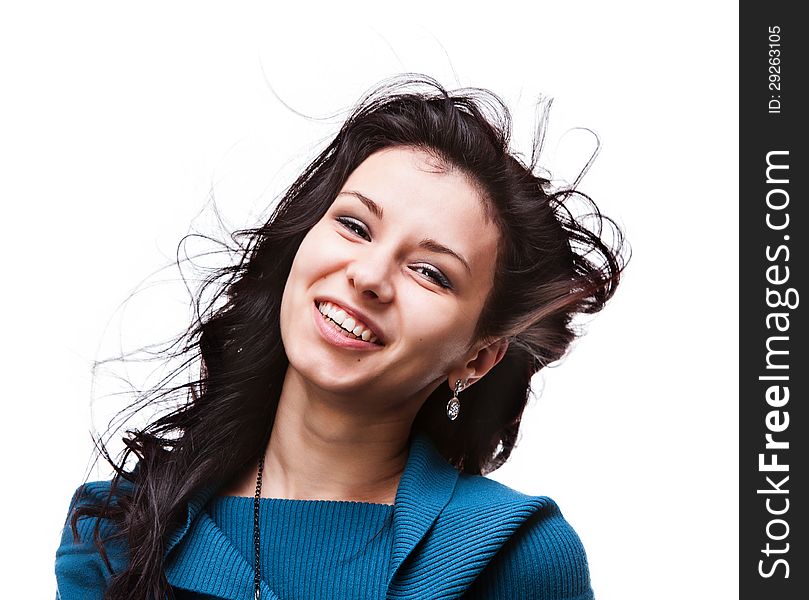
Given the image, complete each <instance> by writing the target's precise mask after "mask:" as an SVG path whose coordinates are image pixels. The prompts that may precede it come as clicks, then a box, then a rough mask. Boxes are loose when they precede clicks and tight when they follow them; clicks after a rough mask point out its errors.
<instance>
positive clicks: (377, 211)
mask: <svg viewBox="0 0 809 600" xmlns="http://www.w3.org/2000/svg"><path fill="white" fill-rule="evenodd" d="M337 195H338V196H342V195H346V196H354V197H355V198H356V199H357V200H359V201H360V202H362V203H363V204H364V205H365V206H366V208H367V209H368V210H369V211H371V213H372V214H373V215H374V216H375V217H376V218H377V219H379V220H380V221H381V220H382V218H383V215H384V213H385V211H383V210H382V207H381V206H379V205H378V204H377V203H376V202H374V201H373V200H371V199H370V198H369V197H368V196H366V195H365V194H362V193H360V192H358V191H356V190H345V191H342V192H340V193H339V194H337ZM419 248H424V249H425V250H429V251H430V252H437V253H439V254H448V255H449V256H454V257H455V258H456V259H458V260H459V261H460V262H461V264H462V265H463V266H464V268H465V269H466V270H467V272H468V273H469V274H470V275H471V274H472V269H471V267H470V266H469V263H468V262H466V260H465V259H464V257H463V256H461V255H460V254H458V253H457V252H455V251H454V250H452V249H450V248H447V247H446V246H445V245H444V244H441V243H440V242H437V241H436V240H434V239H432V238H423V239H422V240H421V241H420V242H419Z"/></svg>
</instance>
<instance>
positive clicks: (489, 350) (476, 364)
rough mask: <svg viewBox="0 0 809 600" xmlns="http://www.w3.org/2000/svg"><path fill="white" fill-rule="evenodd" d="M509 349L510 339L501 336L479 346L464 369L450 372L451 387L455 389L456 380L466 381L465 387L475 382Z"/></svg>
mask: <svg viewBox="0 0 809 600" xmlns="http://www.w3.org/2000/svg"><path fill="white" fill-rule="evenodd" d="M506 350H508V340H507V339H506V338H500V339H498V340H495V341H493V342H491V343H489V344H486V345H485V346H483V347H481V348H479V349H478V350H477V351H476V352H475V353H474V355H473V356H472V357H471V358H470V359H469V360H468V362H467V363H466V365H465V367H464V368H463V369H454V370H453V371H452V372H450V374H449V387H450V388H451V389H453V390H454V389H455V382H456V381H457V380H458V379H460V380H461V381H462V382H463V381H466V385H465V386H464V387H465V388H467V387H469V386H470V385H472V384H473V383H475V382H476V381H477V380H478V379H480V378H481V377H483V376H484V375H485V374H486V373H488V372H489V371H491V370H492V369H493V368H494V366H495V365H496V364H497V363H499V362H500V361H501V360H502V359H503V356H505V354H506Z"/></svg>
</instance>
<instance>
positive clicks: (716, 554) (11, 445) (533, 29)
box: [0, 1, 738, 600]
mask: <svg viewBox="0 0 809 600" xmlns="http://www.w3.org/2000/svg"><path fill="white" fill-rule="evenodd" d="M737 31H738V14H737V7H736V5H735V3H730V2H720V3H708V2H690V1H687V2H680V3H677V4H676V5H672V6H671V7H669V6H664V5H660V4H655V3H646V2H627V1H621V2H562V1H557V2H554V3H548V2H538V1H534V2H530V3H529V2H501V3H499V5H498V7H497V8H495V5H494V4H493V3H481V4H479V5H475V4H474V3H468V2H467V3H464V4H463V5H461V3H446V2H435V1H430V2H413V1H410V2H408V3H406V4H405V3H384V2H367V3H364V2H339V3H338V2H334V3H323V5H321V6H317V5H315V4H313V3H312V2H306V3H303V2H302V3H296V4H295V6H289V5H284V6H283V7H281V8H279V7H278V5H277V3H265V4H262V5H259V4H246V3H240V2H229V3H218V4H217V5H214V4H213V3H208V2H193V3H179V2H174V3H167V2H161V3H153V2H140V3H137V4H133V3H128V4H126V5H124V4H123V3H110V2H94V3H89V2H70V3H51V4H48V5H46V4H44V3H41V2H28V3H17V5H16V7H10V6H9V5H8V4H4V5H3V8H2V9H0V86H2V93H0V109H1V110H0V182H2V187H1V188H0V190H2V192H1V193H2V214H3V216H2V222H3V235H2V236H0V244H2V260H3V293H2V296H1V297H0V298H1V299H0V302H2V307H1V308H2V315H3V342H4V343H3V344H2V349H1V350H0V352H2V360H1V361H0V364H2V369H3V388H4V389H3V430H4V431H3V435H2V436H1V437H0V443H1V444H2V447H0V452H1V456H2V461H3V463H2V470H3V471H2V472H3V479H4V493H3V495H2V503H3V506H2V510H3V515H4V532H3V534H4V538H5V539H4V543H3V544H2V550H0V552H2V553H3V556H2V564H4V565H5V566H6V567H5V569H4V573H5V574H4V576H3V584H2V585H3V586H4V590H3V594H2V595H3V596H4V597H26V598H46V597H52V595H53V593H54V590H55V582H54V578H53V560H54V552H55V550H56V546H57V545H58V540H59V533H60V528H61V526H62V522H63V519H64V517H65V514H66V510H67V504H68V502H69V499H70V496H71V494H72V492H73V490H74V488H75V487H76V486H77V485H78V484H79V483H81V481H83V479H84V477H85V474H86V472H87V469H88V459H89V457H90V452H91V444H90V436H89V430H90V427H91V411H90V397H91V379H90V364H91V361H92V360H93V359H95V358H103V357H104V356H108V355H109V352H108V351H115V350H116V349H117V345H118V344H123V345H124V347H134V346H135V345H137V344H138V343H146V342H148V341H154V340H156V339H162V338H164V337H166V336H168V335H169V334H171V333H174V332H175V331H177V330H179V328H180V327H182V326H183V325H184V323H185V321H186V319H187V314H186V311H185V310H184V309H182V307H181V305H179V304H177V303H176V302H174V301H172V302H169V301H167V300H165V298H164V299H163V301H162V303H161V301H160V296H159V292H158V291H157V289H156V288H155V289H150V291H148V292H147V293H144V294H143V297H144V298H147V297H148V300H143V301H141V300H140V298H141V296H136V297H135V298H134V299H133V300H131V302H130V304H129V307H130V308H128V309H127V310H128V311H129V312H128V313H126V314H125V317H126V318H124V319H123V320H121V319H119V317H120V316H121V313H120V312H116V310H117V308H118V306H119V304H120V303H122V302H124V301H125V300H126V299H127V297H128V296H129V295H130V293H131V292H132V290H133V288H134V287H135V286H136V285H137V284H138V283H139V282H140V281H141V280H143V279H144V278H145V277H147V276H148V275H149V274H150V273H152V272H154V271H157V270H158V269H159V268H160V267H163V266H165V265H167V264H170V261H171V260H173V258H174V251H175V246H176V244H177V242H178V241H179V239H180V238H181V237H182V236H183V235H184V234H185V233H187V232H188V230H189V225H190V224H191V223H192V221H194V219H195V217H196V216H197V215H198V214H199V213H200V212H201V211H202V212H203V215H204V214H207V213H205V211H204V210H203V209H205V206H206V202H207V200H208V197H209V193H210V192H211V191H213V193H214V194H215V197H216V201H217V206H218V207H219V208H220V210H221V211H222V212H223V215H224V217H225V219H226V220H227V221H228V224H229V225H230V226H232V227H234V228H236V227H244V226H250V225H254V224H256V223H257V219H258V218H259V215H260V214H262V213H264V211H265V210H266V208H267V206H268V204H269V202H270V201H271V200H272V198H274V197H275V196H276V195H277V194H278V193H279V192H280V191H282V190H283V187H284V186H285V185H287V184H289V183H290V182H291V181H292V177H293V176H294V174H295V173H296V169H298V168H300V166H302V165H303V164H304V163H305V161H306V160H308V159H309V158H311V157H312V155H313V154H312V153H313V150H314V149H315V148H317V147H320V146H319V144H321V142H322V141H323V140H325V139H327V138H328V137H329V136H330V135H332V134H333V133H334V131H335V126H336V123H337V122H338V121H339V119H338V118H335V119H331V120H328V121H320V122H318V121H307V120H305V119H302V118H300V117H297V116H295V115H294V114H293V113H292V112H290V111H289V110H287V109H286V108H284V107H283V106H282V105H281V104H280V103H279V101H278V100H277V99H276V97H275V96H274V95H273V93H272V92H271V90H270V88H269V86H268V84H267V81H268V80H269V82H270V83H271V84H272V86H273V88H274V89H275V91H276V92H277V93H278V94H279V96H280V97H281V98H283V99H284V101H285V102H287V103H289V104H290V105H291V106H293V107H294V108H295V109H296V110H298V111H301V112H303V113H306V114H309V115H313V116H327V115H333V114H334V113H336V112H337V111H340V110H344V109H346V108H348V107H349V106H350V104H351V103H352V102H353V101H354V100H356V99H357V98H358V97H359V95H360V94H361V93H362V92H364V91H365V90H366V89H367V88H368V87H369V86H371V85H373V84H375V83H376V82H377V81H379V80H380V79H382V78H383V77H386V76H388V75H391V74H394V73H397V72H401V71H417V72H423V73H427V74H429V75H432V76H434V77H436V78H437V79H439V80H440V81H441V82H442V83H444V85H445V86H447V87H450V88H454V87H459V86H467V85H475V86H481V87H487V88H490V89H492V90H494V91H495V92H497V93H498V94H500V95H501V96H502V97H503V98H504V100H506V102H507V103H508V104H509V106H510V107H512V109H513V110H514V117H515V135H514V140H515V149H517V150H519V151H521V152H523V153H524V154H528V153H530V147H529V146H528V143H529V141H530V136H531V132H532V126H533V114H532V104H533V102H534V101H535V100H536V98H537V95H538V94H539V93H541V92H542V93H545V94H549V95H552V96H554V97H555V99H556V102H555V105H554V110H553V112H552V115H551V130H550V132H549V134H548V144H547V156H546V160H544V161H543V164H545V165H546V166H548V167H550V168H551V169H553V168H554V167H556V169H557V173H558V174H559V175H561V176H565V175H570V174H575V173H573V172H572V171H571V169H572V168H573V167H572V166H571V165H576V164H579V163H580V162H581V157H582V156H584V155H583V154H581V153H580V150H581V148H583V147H586V142H582V140H581V139H579V141H578V142H577V143H574V144H569V143H568V142H569V141H570V140H571V139H574V138H576V136H577V135H578V134H570V135H567V136H564V135H563V134H564V133H565V131H566V130H567V129H569V128H571V127H589V128H591V129H593V130H594V131H596V132H597V133H598V135H599V136H600V138H601V140H602V150H601V153H600V155H599V157H598V159H597V160H596V162H595V165H594V167H593V168H592V170H591V171H590V173H589V174H588V175H587V176H586V178H585V179H584V181H583V184H582V189H583V190H584V191H585V192H587V193H589V194H590V195H592V196H593V198H594V199H595V200H596V202H598V204H599V206H600V207H601V208H602V210H603V211H604V212H605V213H606V214H608V215H611V216H613V217H615V218H616V219H617V220H618V221H619V223H621V224H622V225H623V227H624V228H625V230H626V232H627V235H628V237H629V240H630V242H631V244H632V247H633V250H634V257H633V259H632V262H631V263H630V266H629V268H628V270H627V272H626V275H625V280H624V282H623V283H622V284H621V286H620V287H619V290H618V293H617V295H616V297H615V299H614V300H613V302H612V304H611V305H610V306H608V308H607V309H606V310H605V311H604V312H603V313H601V314H600V315H597V317H596V318H595V319H594V320H593V321H592V322H591V323H590V325H589V327H588V333H587V335H586V336H585V337H584V338H582V339H581V340H580V341H579V342H578V343H577V344H576V346H575V347H574V349H573V351H572V353H571V354H570V355H569V357H568V358H567V359H566V360H565V361H563V363H562V364H561V366H559V367H558V368H554V369H549V370H548V371H547V372H546V373H545V374H544V375H543V376H542V377H541V378H538V379H537V389H538V390H539V389H540V388H543V391H542V395H541V399H540V401H539V402H538V403H537V402H533V401H532V403H531V405H530V406H529V408H528V410H527V412H526V415H525V419H524V428H523V434H522V439H521V442H520V444H519V446H518V447H517V449H516V450H515V452H514V455H513V458H512V460H511V462H510V463H509V464H507V465H506V466H504V467H503V468H502V469H500V470H499V471H497V472H496V473H495V474H493V475H492V476H493V477H494V478H495V479H498V480H500V481H502V482H504V483H506V484H508V485H511V486H512V487H515V488H517V489H520V490H521V491H525V492H527V493H536V494H546V495H550V496H552V497H553V498H554V499H556V500H557V502H558V503H559V505H560V506H561V508H562V511H563V513H564V514H565V516H566V517H567V519H568V520H569V521H570V522H571V523H572V524H573V526H574V527H575V528H576V530H577V531H578V533H579V535H580V537H581V538H582V540H583V542H584V545H585V548H586V549H587V552H588V557H589V561H590V567H591V576H592V583H593V588H594V590H595V592H596V596H597V598H599V600H604V599H615V600H619V599H620V600H630V599H641V598H643V599H646V598H650V597H653V598H657V599H681V598H733V597H735V596H737V594H738V583H737V575H738V567H737V554H738V553H737V545H738V533H737V523H738V508H737V472H738V468H737V467H738V462H737V423H738V414H737V404H736V398H737V391H738V388H737V385H738V384H737V381H738V372H737V351H738V336H737V320H738V312H737V293H738V281H737V273H738V259H737V245H738V237H737V231H738V209H737V196H738V170H737V152H738V131H737V124H738V110H737V105H738V79H737V73H738V57H737V44H738V39H737ZM560 139H561V140H562V143H561V144H560V145H559V146H558V147H559V148H560V150H559V151H555V149H556V148H557V142H558V141H559V140H560ZM565 148H567V150H565ZM576 148H579V150H578V152H579V154H576V152H577V150H576ZM577 160H578V162H577ZM555 174H556V173H555ZM209 212H210V211H208V213H209ZM200 219H202V221H200ZM200 219H197V221H195V223H197V225H198V226H199V227H198V229H199V228H201V229H202V230H203V231H206V232H207V233H211V234H215V233H216V231H215V230H212V229H211V227H210V220H205V219H204V218H203V217H200ZM161 278H162V279H174V280H176V279H178V273H177V271H176V269H167V270H166V271H164V272H163V273H162V274H161V276H160V277H158V279H161ZM153 280H154V278H153ZM171 289H173V290H174V291H176V288H171ZM178 297H179V296H178ZM178 307H179V308H178ZM130 313H131V314H130ZM108 325H109V326H108ZM100 350H101V354H98V353H99V351H100ZM96 392H97V390H96V391H94V392H93V393H96ZM114 402H115V401H114V399H109V398H108V399H105V400H103V401H102V400H98V401H97V408H96V412H95V417H96V421H97V422H96V423H95V425H96V427H98V428H100V429H103V427H104V425H105V421H104V422H101V419H100V416H99V415H101V414H103V413H104V411H105V410H109V407H110V406H113V405H114ZM102 404H103V406H101V405H102ZM105 407H106V408H105ZM120 407H121V406H120V405H118V408H120ZM102 475H103V473H102ZM11 565H16V566H14V567H12V566H11ZM9 586H10V589H9Z"/></svg>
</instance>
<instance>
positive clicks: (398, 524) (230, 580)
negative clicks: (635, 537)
mask: <svg viewBox="0 0 809 600" xmlns="http://www.w3.org/2000/svg"><path fill="white" fill-rule="evenodd" d="M458 479H459V473H458V471H457V470H456V469H455V468H454V467H453V466H452V465H450V464H449V463H448V462H447V461H446V459H444V457H443V456H442V455H441V454H440V453H439V452H438V450H437V449H436V448H435V446H434V445H433V443H432V442H431V440H430V439H429V437H428V436H427V435H426V434H424V433H422V432H414V434H413V436H412V438H411V444H410V449H409V453H408V459H407V463H406V466H405V470H404V472H403V473H402V477H401V479H400V482H399V487H398V489H397V492H396V499H395V501H394V508H393V528H394V529H393V531H394V540H393V548H392V551H391V557H390V563H389V568H388V588H389V593H393V594H394V596H399V595H400V594H402V595H404V596H407V593H408V591H407V589H405V588H407V587H408V586H409V585H411V584H410V583H407V582H408V581H409V580H411V579H412V578H411V577H410V575H409V569H412V567H413V564H414V562H417V563H421V562H423V561H424V560H427V561H430V562H432V561H436V560H437V561H438V562H439V563H441V562H442V561H444V560H445V559H446V556H447V554H446V552H447V550H448V549H447V548H446V547H443V542H442V543H437V542H436V541H432V542H431V541H430V540H429V539H428V540H426V541H425V543H424V544H422V549H421V550H420V551H419V553H418V555H419V556H417V557H415V560H411V561H408V562H405V561H406V559H407V558H408V556H410V555H411V553H413V550H414V549H415V548H416V546H418V545H419V543H421V542H422V540H424V538H425V537H428V538H429V536H428V535H427V534H428V532H429V531H430V530H431V528H433V526H434V525H435V523H436V520H437V519H438V517H439V515H440V514H441V513H442V511H444V510H445V508H446V507H447V505H448V504H449V503H450V500H451V499H452V498H453V493H454V491H455V490H456V486H457V484H458ZM479 479H481V480H482V479H485V478H479ZM485 481H487V482H488V481H489V480H485ZM489 483H493V482H489ZM215 493H216V489H214V488H212V487H206V488H203V489H202V490H200V491H199V492H198V493H197V494H196V495H195V496H194V497H193V498H192V499H191V500H190V501H189V502H188V508H187V515H186V519H185V524H184V525H183V526H181V527H179V528H178V529H177V530H176V531H174V532H173V533H172V534H171V535H170V536H169V538H168V540H167V546H166V563H165V564H166V576H167V578H168V581H169V583H171V585H173V586H175V587H180V588H184V589H190V590H195V591H197V592H202V593H207V594H210V595H212V596H215V597H220V598H247V597H252V589H253V576H254V573H253V565H252V561H248V560H246V559H245V557H244V556H242V555H241V554H240V553H239V551H238V550H237V549H236V548H235V547H234V546H233V545H232V544H231V543H230V541H229V540H228V539H227V537H226V536H225V535H224V533H223V532H222V531H221V530H220V529H219V527H218V526H217V525H216V523H214V521H213V520H212V519H211V518H210V516H209V515H208V513H207V512H206V511H205V510H204V507H205V505H206V504H207V503H208V501H209V500H210V499H211V498H212V497H213V496H214V494H215ZM517 495H518V496H522V495H520V494H517ZM509 500H510V501H509V502H508V505H509V506H508V507H506V504H505V503H503V504H502V510H497V507H492V508H494V509H495V510H492V511H491V512H490V513H489V514H490V515H491V516H490V517H487V518H488V519H489V520H488V521H487V523H485V524H483V523H481V526H482V530H479V531H483V532H484V533H483V535H485V536H491V537H492V542H493V543H491V544H486V545H485V548H486V550H485V551H484V552H485V553H487V554H492V555H493V554H494V552H495V551H496V550H497V549H498V548H499V547H500V546H501V545H502V544H503V543H504V542H505V540H507V539H508V537H509V536H510V535H511V534H512V533H513V531H514V530H516V528H517V527H518V526H519V524H520V523H521V522H523V521H524V520H525V519H526V518H528V516H530V514H531V513H533V512H534V511H535V510H537V509H538V508H539V505H540V503H537V502H536V500H537V498H534V497H527V496H522V499H519V500H518V502H517V503H518V504H520V506H521V509H522V510H520V511H519V513H520V514H518V515H517V516H516V517H515V513H514V512H513V510H512V509H513V508H514V507H515V506H516V505H515V504H514V502H513V500H515V497H514V496H511V495H510V496H509ZM526 501H527V502H526ZM462 510H468V509H462ZM452 521H453V523H460V525H457V526H458V527H461V529H459V530H458V531H455V530H453V531H452V532H449V533H450V534H451V535H450V536H449V537H447V538H446V539H447V540H449V539H450V538H454V539H455V542H454V543H455V545H456V546H457V543H459V542H460V541H461V540H462V539H464V538H465V537H466V535H467V533H468V532H466V531H465V529H463V527H464V519H463V518H461V519H458V520H456V519H454V518H453V519H452ZM452 527H456V525H452ZM441 537H442V539H443V538H444V536H443V535H442V536H441ZM456 550H457V548H456ZM481 559H483V560H481ZM486 562H487V559H486V557H483V556H477V560H476V561H475V565H476V566H475V567H474V569H467V570H466V576H467V578H468V579H469V581H471V580H472V579H474V577H475V576H476V575H477V573H478V572H479V570H480V569H482V568H483V566H485V564H486ZM431 571H433V575H432V577H433V578H438V579H436V582H435V584H434V585H435V586H438V587H440V586H441V582H440V581H439V579H440V578H441V577H445V575H446V573H441V572H435V571H441V570H440V569H431ZM422 583H423V582H422ZM413 585H415V584H413ZM411 591H412V590H411ZM261 594H262V598H266V599H270V600H278V597H277V595H276V594H275V593H274V592H273V591H272V590H271V589H270V588H269V586H268V585H267V584H266V582H265V581H263V580H262V582H261Z"/></svg>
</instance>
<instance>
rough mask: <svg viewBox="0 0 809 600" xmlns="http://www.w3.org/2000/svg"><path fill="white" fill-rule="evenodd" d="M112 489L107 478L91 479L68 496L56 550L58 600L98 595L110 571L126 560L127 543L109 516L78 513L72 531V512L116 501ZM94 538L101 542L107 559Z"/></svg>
mask: <svg viewBox="0 0 809 600" xmlns="http://www.w3.org/2000/svg"><path fill="white" fill-rule="evenodd" d="M126 489H127V486H122V490H123V491H125V490H126ZM111 492H112V486H111V482H110V481H93V482H90V483H85V484H83V485H81V486H79V487H78V488H77V489H76V491H75V492H74V493H73V496H72V498H71V499H70V503H69V505H68V510H67V516H66V517H65V522H64V526H63V528H62V534H61V539H60V542H59V547H58V548H57V550H56V564H55V572H56V584H57V598H59V599H61V600H70V599H73V598H82V599H93V598H101V597H102V596H103V591H104V589H105V588H106V585H107V582H108V581H109V579H110V577H111V576H112V574H113V572H117V571H118V570H120V569H121V568H123V566H124V565H125V563H126V543H125V541H124V540H123V539H122V538H121V536H120V532H119V531H118V529H117V527H116V526H115V524H114V523H113V522H112V521H111V520H110V519H105V518H99V517H95V516H90V515H83V514H79V516H78V517H77V519H76V521H75V532H74V528H73V518H74V515H75V514H76V513H77V511H80V509H82V508H87V507H90V506H104V505H105V503H107V502H110V503H115V502H117V501H118V498H119V495H120V494H112V493H111ZM96 539H99V540H101V542H102V545H103V548H104V550H105V551H106V554H107V557H106V560H105V559H104V557H103V556H102V554H101V552H100V551H99V548H98V546H97V545H96V543H95V540H96Z"/></svg>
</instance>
